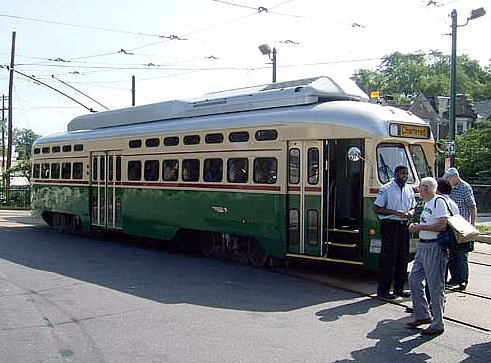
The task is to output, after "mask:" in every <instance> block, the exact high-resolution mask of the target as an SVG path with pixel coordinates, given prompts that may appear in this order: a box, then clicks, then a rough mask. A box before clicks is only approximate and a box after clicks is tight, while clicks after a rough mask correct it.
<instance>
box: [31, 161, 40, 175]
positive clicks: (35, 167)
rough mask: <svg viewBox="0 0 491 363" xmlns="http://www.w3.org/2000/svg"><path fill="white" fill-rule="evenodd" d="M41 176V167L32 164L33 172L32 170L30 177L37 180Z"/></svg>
mask: <svg viewBox="0 0 491 363" xmlns="http://www.w3.org/2000/svg"><path fill="white" fill-rule="evenodd" d="M40 175H41V166H40V165H39V164H34V167H33V170H32V176H33V177H34V178H39V176H40Z"/></svg>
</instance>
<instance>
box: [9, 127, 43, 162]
mask: <svg viewBox="0 0 491 363" xmlns="http://www.w3.org/2000/svg"><path fill="white" fill-rule="evenodd" d="M39 137H40V135H38V134H36V133H35V132H34V131H32V130H30V129H20V130H19V129H17V128H16V129H14V137H13V140H14V146H15V151H16V152H17V154H18V156H17V160H29V159H30V158H31V149H32V144H33V143H34V141H36V139H38V138H39Z"/></svg>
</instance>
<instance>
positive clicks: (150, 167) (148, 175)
mask: <svg viewBox="0 0 491 363" xmlns="http://www.w3.org/2000/svg"><path fill="white" fill-rule="evenodd" d="M159 165H160V163H159V161H158V160H146V161H145V168H144V171H143V178H144V179H145V180H146V181H157V180H159V174H160V170H159Z"/></svg>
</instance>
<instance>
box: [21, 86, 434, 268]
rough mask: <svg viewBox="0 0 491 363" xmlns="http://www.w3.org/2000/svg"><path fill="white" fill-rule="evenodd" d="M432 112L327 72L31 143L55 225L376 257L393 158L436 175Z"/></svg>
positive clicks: (254, 256)
mask: <svg viewBox="0 0 491 363" xmlns="http://www.w3.org/2000/svg"><path fill="white" fill-rule="evenodd" d="M433 163H434V142H433V139H432V136H431V132H430V128H429V126H428V124H427V123H426V122H424V121H423V120H421V119H419V118H418V117H416V116H415V115H412V114H410V113H408V112H406V111H402V110H400V109H397V108H392V107H385V106H381V105H376V104H372V103H370V102H368V98H367V96H366V95H365V94H364V93H363V92H362V91H361V90H360V89H359V88H358V87H356V85H354V84H352V83H348V84H341V83H339V82H336V81H334V80H333V79H331V78H329V77H318V78H312V79H306V80H299V81H291V82H284V83H275V84H271V85H267V86H259V87H252V88H246V89H239V90H231V91H225V92H220V93H215V94H208V95H205V96H204V97H203V98H201V99H195V100H177V101H167V102H161V103H156V104H151V105H145V106H137V107H132V108H126V109H121V110H114V111H107V112H101V113H96V114H89V115H84V116H81V117H77V118H75V119H74V120H72V121H71V122H70V123H69V125H68V131H67V132H64V133H60V134H56V135H52V136H46V137H42V138H40V139H38V140H37V141H36V142H35V144H34V146H33V171H32V178H31V180H32V186H33V187H32V190H33V196H32V208H33V212H34V213H35V214H37V215H40V216H42V217H43V219H44V220H45V221H46V222H47V223H48V224H49V225H51V226H54V227H57V228H59V229H62V230H66V231H75V230H77V229H80V228H82V229H85V230H90V229H103V230H118V231H121V232H123V233H127V234H131V235H137V236H142V237H148V238H155V239H161V240H171V239H176V238H180V239H181V240H182V241H184V242H186V241H189V243H199V247H200V249H201V251H202V252H203V253H204V254H206V255H211V254H214V255H216V256H226V255H229V254H233V255H234V256H236V257H238V258H239V259H241V260H243V261H249V262H251V263H252V264H254V265H261V264H264V263H265V262H266V261H267V258H268V257H275V258H284V259H291V258H301V259H311V260H317V261H326V262H340V263H350V264H357V265H361V266H363V267H365V268H368V269H376V268H377V261H378V253H379V248H380V235H379V228H378V222H377V219H376V215H375V214H374V213H373V211H372V205H373V200H374V198H375V197H376V195H377V193H378V190H379V188H380V186H381V185H382V184H383V183H385V182H387V181H388V180H389V179H390V178H391V177H392V173H393V170H394V169H395V166H396V165H399V164H404V165H407V166H408V167H409V170H410V175H409V180H408V184H412V185H414V186H416V185H417V184H418V183H419V180H420V179H421V178H422V177H425V176H428V175H431V169H430V167H429V165H433Z"/></svg>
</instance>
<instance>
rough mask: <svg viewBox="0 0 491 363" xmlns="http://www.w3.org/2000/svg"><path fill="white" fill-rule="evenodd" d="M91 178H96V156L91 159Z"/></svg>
mask: <svg viewBox="0 0 491 363" xmlns="http://www.w3.org/2000/svg"><path fill="white" fill-rule="evenodd" d="M92 180H97V157H95V158H93V159H92Z"/></svg>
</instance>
